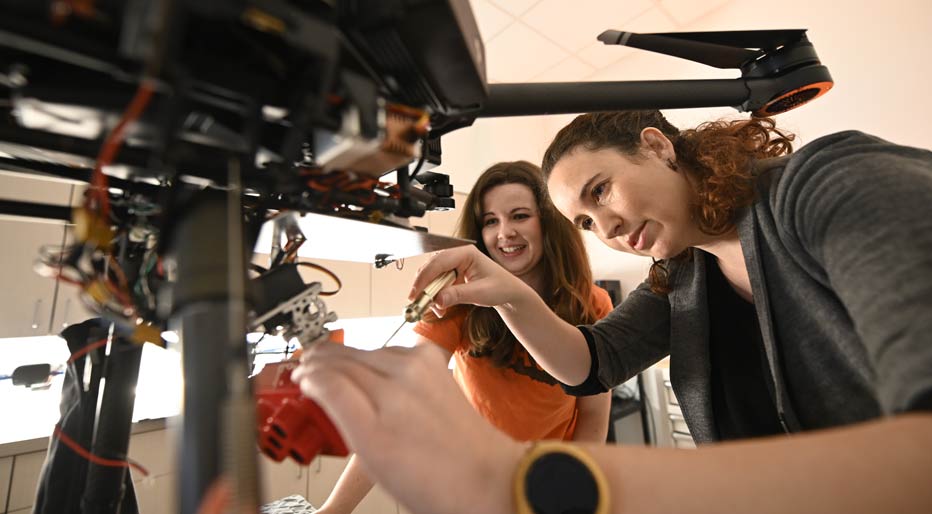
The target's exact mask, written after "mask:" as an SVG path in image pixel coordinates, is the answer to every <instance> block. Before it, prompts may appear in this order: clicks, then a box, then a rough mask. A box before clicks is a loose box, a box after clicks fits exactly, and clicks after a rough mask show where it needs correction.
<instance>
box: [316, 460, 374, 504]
mask: <svg viewBox="0 0 932 514" xmlns="http://www.w3.org/2000/svg"><path fill="white" fill-rule="evenodd" d="M374 485H375V482H373V480H372V479H371V478H369V474H368V473H366V471H365V470H364V469H363V468H362V464H361V463H360V462H359V457H358V456H356V455H353V456H352V457H350V460H349V463H348V464H347V465H346V468H345V469H343V473H342V474H341V475H340V478H339V480H337V483H336V485H335V486H333V490H332V491H330V496H328V497H327V500H326V501H325V502H324V504H323V505H321V506H320V510H318V511H317V512H319V513H320V514H349V513H350V512H353V510H354V509H355V508H356V507H357V506H358V505H359V504H360V503H361V502H362V500H363V499H364V498H365V497H366V495H367V494H369V491H370V490H372V487H373V486H374Z"/></svg>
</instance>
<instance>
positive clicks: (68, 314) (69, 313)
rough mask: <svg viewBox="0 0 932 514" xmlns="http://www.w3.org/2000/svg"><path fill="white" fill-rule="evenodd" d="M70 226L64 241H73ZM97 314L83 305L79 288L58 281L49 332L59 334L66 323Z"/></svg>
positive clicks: (73, 322)
mask: <svg viewBox="0 0 932 514" xmlns="http://www.w3.org/2000/svg"><path fill="white" fill-rule="evenodd" d="M73 228H74V227H72V226H70V225H69V226H67V227H65V243H66V244H72V243H73V242H74V237H73V232H74V231H73ZM98 316H99V315H98V314H96V313H95V312H93V311H91V310H90V309H88V308H87V307H86V306H85V303H84V301H82V300H81V288H80V287H78V286H76V285H74V284H66V283H60V284H59V285H58V291H57V294H56V295H55V310H54V312H53V316H52V327H51V332H52V333H53V334H59V333H61V331H62V330H64V329H65V328H67V327H68V325H74V324H75V323H81V322H83V321H86V320H88V319H90V318H96V317H98Z"/></svg>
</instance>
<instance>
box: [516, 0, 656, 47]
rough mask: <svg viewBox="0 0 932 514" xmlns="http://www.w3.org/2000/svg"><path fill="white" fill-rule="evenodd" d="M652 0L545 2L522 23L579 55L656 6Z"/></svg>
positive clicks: (528, 13)
mask: <svg viewBox="0 0 932 514" xmlns="http://www.w3.org/2000/svg"><path fill="white" fill-rule="evenodd" d="M653 5H654V4H653V2H652V1H651V0H626V1H624V2H620V1H618V0H575V1H574V2H572V3H569V2H566V0H543V1H541V2H540V3H538V4H537V5H535V6H534V7H533V8H532V9H531V10H529V11H528V12H526V13H525V14H524V15H523V16H521V21H523V22H524V23H526V24H527V25H528V26H529V27H531V28H532V29H534V30H536V31H538V32H540V33H541V34H543V35H545V36H547V37H548V38H550V39H551V40H553V41H554V42H555V43H557V44H558V45H560V46H562V47H563V48H565V49H567V50H569V51H570V52H573V53H575V52H578V51H580V50H582V49H583V48H585V47H586V46H588V45H590V44H592V43H593V42H595V41H596V37H598V35H599V34H601V33H602V32H603V31H605V30H608V29H620V28H621V27H623V26H625V25H626V23H627V22H628V21H630V20H632V19H634V18H636V17H638V16H639V15H641V14H642V13H644V12H645V11H647V10H648V9H650V8H651V7H652V6H653Z"/></svg>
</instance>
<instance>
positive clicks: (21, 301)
mask: <svg viewBox="0 0 932 514" xmlns="http://www.w3.org/2000/svg"><path fill="white" fill-rule="evenodd" d="M63 236H64V229H63V226H62V225H61V224H59V223H44V222H38V221H21V220H18V219H16V218H0V241H3V245H4V249H3V251H2V253H0V255H2V257H0V284H2V288H0V337H25V336H38V335H45V334H48V333H49V328H50V327H49V325H50V320H51V316H52V308H53V305H54V303H55V286H56V283H55V280H54V279H51V278H46V277H41V276H39V275H38V274H36V272H35V271H33V266H34V264H35V262H36V260H37V259H38V258H39V248H40V247H41V246H43V245H56V246H57V245H61V244H62V237H63Z"/></svg>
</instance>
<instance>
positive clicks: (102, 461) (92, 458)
mask: <svg viewBox="0 0 932 514" xmlns="http://www.w3.org/2000/svg"><path fill="white" fill-rule="evenodd" d="M52 437H57V438H58V440H59V441H61V442H63V443H65V446H67V447H68V448H71V449H72V451H74V452H75V453H77V454H78V455H80V456H81V457H84V459H85V460H87V461H88V462H93V463H94V464H97V465H98V466H108V467H111V468H129V467H131V468H133V469H135V470H136V471H138V472H140V473H142V476H144V477H147V476H149V471H148V470H147V469H146V468H144V467H142V465H140V464H138V463H136V462H133V461H131V460H117V459H106V458H104V457H99V456H97V455H94V454H93V453H91V452H89V451H87V450H85V449H84V448H82V447H81V445H80V444H78V443H77V442H75V440H74V439H72V438H70V437H68V435H67V434H65V432H64V431H63V430H62V429H61V425H58V424H56V425H55V432H54V434H53V435H52Z"/></svg>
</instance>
